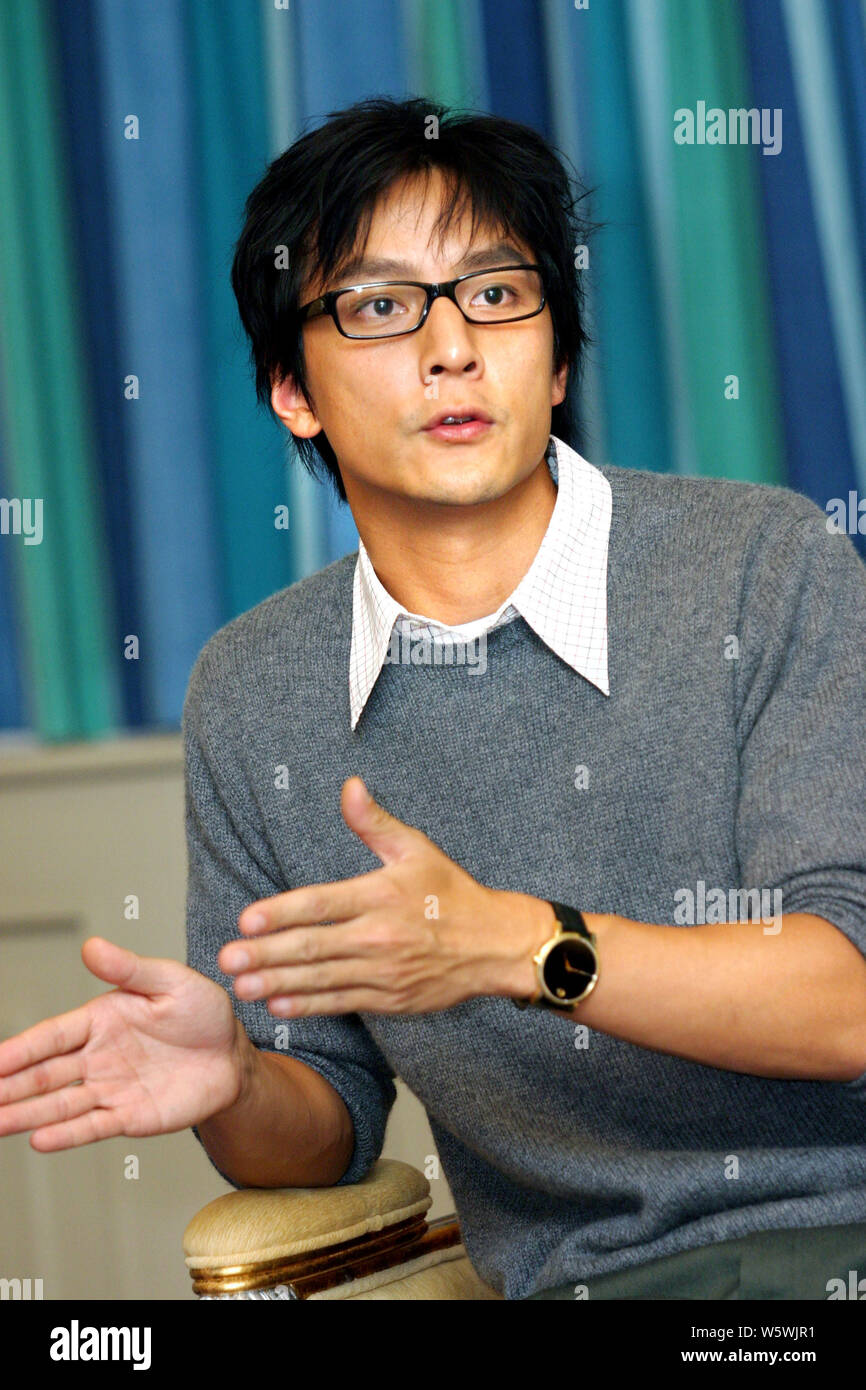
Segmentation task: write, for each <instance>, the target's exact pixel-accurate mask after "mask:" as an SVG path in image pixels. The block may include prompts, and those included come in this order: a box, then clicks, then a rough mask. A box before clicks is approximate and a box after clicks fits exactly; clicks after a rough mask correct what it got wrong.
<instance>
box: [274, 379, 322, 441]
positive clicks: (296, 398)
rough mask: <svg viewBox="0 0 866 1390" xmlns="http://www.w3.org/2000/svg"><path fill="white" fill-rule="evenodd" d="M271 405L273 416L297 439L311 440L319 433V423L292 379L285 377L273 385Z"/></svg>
mask: <svg viewBox="0 0 866 1390" xmlns="http://www.w3.org/2000/svg"><path fill="white" fill-rule="evenodd" d="M271 405H272V406H273V408H274V414H275V415H277V416H278V417H279V419H280V420H282V422H283V424H284V425H285V426H286V428H287V429H289V430H291V432H292V434H296V435H298V436H299V438H301V439H311V438H312V437H313V435H314V434H318V433H319V432H320V430H321V428H322V426H321V422H320V421H319V420H318V419H317V417H316V415H315V414H314V413H313V411H312V410H311V409H310V406H309V403H308V401H307V398H306V396H305V395H304V394H303V392H302V391H299V390H298V388H297V386H296V385H295V382H294V379H293V378H292V377H290V376H286V377H284V378H283V380H282V381H275V382H274V383H273V385H272V387H271Z"/></svg>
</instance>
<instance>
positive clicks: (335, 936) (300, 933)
mask: <svg viewBox="0 0 866 1390" xmlns="http://www.w3.org/2000/svg"><path fill="white" fill-rule="evenodd" d="M381 945H382V926H381V922H379V923H376V922H375V921H374V920H373V919H371V920H369V921H368V920H366V919H365V918H363V917H362V918H360V919H359V920H358V921H357V922H353V923H352V924H351V925H350V926H339V925H336V926H332V927H297V928H295V929H293V930H290V931H279V932H274V933H273V934H272V935H269V936H263V937H261V938H260V939H258V940H256V941H230V942H229V944H228V945H227V946H223V948H222V950H221V951H220V953H219V955H218V956H217V964H218V965H219V967H220V970H222V971H223V972H224V973H225V974H226V975H237V974H240V972H241V971H244V970H258V969H260V968H261V967H264V966H269V965H295V964H297V965H302V964H305V963H309V962H311V961H321V960H342V959H345V958H346V957H347V956H353V957H356V958H357V957H365V956H369V955H372V954H374V953H375V952H376V951H377V950H379V949H381Z"/></svg>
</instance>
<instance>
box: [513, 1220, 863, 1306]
mask: <svg viewBox="0 0 866 1390" xmlns="http://www.w3.org/2000/svg"><path fill="white" fill-rule="evenodd" d="M852 1271H854V1274H853V1277H852ZM831 1279H841V1280H842V1281H843V1284H844V1292H843V1293H842V1294H841V1296H842V1297H844V1298H851V1297H852V1296H856V1297H859V1298H862V1299H864V1300H866V1222H860V1223H857V1224H855V1225H847V1226H810V1227H799V1228H797V1229H796V1230H784V1231H757V1232H754V1233H753V1234H752V1235H748V1236H742V1237H740V1239H739V1240H726V1241H721V1242H719V1243H717V1244H715V1245H702V1246H701V1247H700V1248H699V1249H697V1250H682V1251H680V1252H679V1253H678V1254H676V1255H666V1256H665V1257H664V1258H663V1259H660V1260H651V1261H650V1262H649V1263H648V1264H644V1265H640V1266H639V1267H638V1268H636V1269H626V1270H621V1271H618V1272H617V1273H615V1274H600V1275H597V1276H596V1277H594V1278H593V1277H590V1278H588V1279H574V1280H572V1281H570V1282H569V1283H568V1284H559V1285H557V1286H556V1288H552V1289H544V1290H543V1291H542V1292H541V1293H533V1294H530V1295H529V1298H530V1299H534V1298H563V1299H565V1298H567V1299H569V1300H574V1299H575V1285H585V1286H586V1289H587V1293H586V1294H583V1293H581V1297H582V1298H587V1297H588V1298H589V1299H590V1300H592V1299H599V1298H606V1299H660V1298H683V1299H685V1298H705V1299H735V1300H736V1299H747V1298H753V1299H788V1298H803V1299H813V1300H817V1299H820V1300H822V1301H826V1300H827V1299H828V1298H829V1297H830V1294H831V1293H832V1292H836V1296H837V1297H839V1296H840V1295H839V1292H838V1285H835V1286H834V1285H831V1286H830V1287H829V1288H828V1282H829V1281H830V1280H831ZM861 1279H862V1280H863V1281H864V1282H863V1287H862V1288H860V1289H858V1288H857V1285H858V1283H859V1281H860V1280H861Z"/></svg>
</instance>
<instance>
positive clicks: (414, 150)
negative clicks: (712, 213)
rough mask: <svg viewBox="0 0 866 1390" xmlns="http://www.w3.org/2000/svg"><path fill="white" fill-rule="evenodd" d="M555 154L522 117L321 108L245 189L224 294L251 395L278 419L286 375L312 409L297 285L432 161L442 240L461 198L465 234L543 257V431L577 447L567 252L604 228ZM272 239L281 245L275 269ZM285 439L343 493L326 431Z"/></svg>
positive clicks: (364, 232) (578, 350)
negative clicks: (243, 352) (557, 385)
mask: <svg viewBox="0 0 866 1390" xmlns="http://www.w3.org/2000/svg"><path fill="white" fill-rule="evenodd" d="M431 117H435V119H436V122H438V131H436V132H435V133H436V138H428V131H435V125H434V123H433V122H431ZM563 158H564V156H560V155H559V153H558V152H554V149H553V148H552V147H551V146H550V145H549V144H548V143H547V141H546V140H545V139H544V138H543V137H542V136H541V135H539V134H538V132H537V131H535V130H533V129H532V128H531V127H530V126H527V125H523V124H520V123H519V122H516V121H509V120H505V119H503V118H501V117H499V116H491V115H483V114H479V113H478V112H473V111H470V112H468V113H463V112H460V111H457V110H456V109H454V108H452V109H450V110H449V108H447V107H445V106H442V105H440V104H438V103H437V102H434V101H429V100H427V99H425V98H423V97H413V98H410V99H407V100H405V101H397V100H395V99H393V98H391V97H368V98H367V99H365V100H363V101H359V102H356V103H355V104H354V105H353V106H349V107H347V108H346V110H344V111H332V112H331V113H330V114H329V117H328V120H327V121H326V122H325V124H324V125H321V126H319V127H318V128H317V129H315V130H312V131H308V132H306V133H305V134H304V135H302V136H301V137H300V138H299V139H298V140H296V141H295V143H294V144H293V145H291V146H290V147H289V148H288V149H287V150H285V151H284V153H283V154H281V155H279V156H278V157H277V158H276V159H275V160H273V162H272V163H271V164H270V165H269V166H268V169H267V172H266V173H265V175H264V177H263V178H262V180H261V181H260V182H259V183H258V184H257V185H256V187H255V188H254V189H253V191H252V192H251V193H250V195H249V197H248V198H247V200H246V204H245V222H244V226H243V230H242V232H241V235H240V237H239V239H238V243H237V246H236V248H235V254H234V260H233V262H232V272H231V281H232V289H233V290H234V293H235V298H236V299H237V303H238V309H239V312H240V317H241V322H242V323H243V326H244V329H245V330H246V332H247V334H248V336H249V339H250V342H251V353H250V356H251V361H252V364H253V366H254V369H255V381H256V395H257V397H258V400H259V402H260V403H261V404H262V405H266V406H267V407H268V409H269V410H270V411H271V413H272V415H273V416H274V419H276V418H277V417H276V415H275V414H274V412H273V407H272V406H271V400H270V395H271V389H272V384H273V382H274V381H282V380H283V379H284V378H285V377H291V379H292V380H293V381H294V383H295V384H296V386H297V387H298V388H299V389H300V390H301V391H302V392H303V394H304V395H305V397H306V398H307V400H308V401H309V402H310V404H311V405H313V406H314V403H313V401H312V397H311V395H310V392H309V387H308V383H307V380H306V371H305V363H304V348H303V340H302V332H301V325H300V324H299V322H298V318H297V310H298V305H299V294H300V292H301V289H302V287H303V286H304V284H305V283H306V282H307V280H308V277H312V276H314V275H316V274H317V275H318V276H319V277H320V278H321V279H322V280H323V281H324V282H326V281H327V280H328V279H330V278H331V276H332V275H333V273H334V271H335V268H337V267H338V266H339V264H340V263H341V262H343V261H345V259H346V257H347V256H348V255H349V254H350V253H351V252H352V251H353V250H354V248H355V246H356V244H359V245H360V246H363V245H364V244H365V243H366V239H367V236H368V234H369V228H370V222H371V219H372V216H373V212H374V209H375V205H376V202H377V200H378V199H379V198H380V197H381V196H382V195H383V194H385V193H386V192H387V190H388V189H389V187H390V185H391V184H392V183H394V182H395V181H397V180H399V179H402V178H404V177H406V176H413V175H416V174H423V175H424V177H425V178H428V179H429V176H430V173H431V171H432V170H433V169H434V168H435V169H439V170H441V171H442V173H443V175H444V177H445V179H446V181H447V182H446V186H447V187H448V189H449V193H450V195H451V196H450V200H449V202H448V203H447V204H446V206H445V207H443V210H442V214H441V215H440V217H439V219H438V220H437V223H436V227H437V230H438V232H439V235H440V236H444V235H445V233H446V232H447V230H448V228H449V226H450V223H451V220H452V218H453V217H455V216H460V215H462V212H463V210H464V208H466V207H467V206H468V208H469V210H470V211H471V218H472V221H471V236H473V237H474V235H475V232H476V228H477V227H478V226H479V224H480V225H488V224H489V225H490V226H491V228H493V229H495V230H496V231H499V230H500V229H501V230H502V231H504V232H507V231H509V230H510V231H512V232H513V233H515V234H516V235H517V236H518V237H520V239H521V240H522V241H523V242H524V243H525V244H526V245H528V246H529V247H530V248H531V250H532V253H533V256H534V257H535V259H536V261H537V263H538V264H539V265H540V266H541V268H542V274H543V278H544V285H545V291H546V294H547V300H548V304H549V307H550V313H551V318H552V320H553V333H554V367H555V369H559V367H561V365H562V364H563V362H568V363H569V374H568V387H567V393H566V396H565V399H564V400H563V401H562V403H561V404H560V405H557V406H554V407H553V412H552V433H553V434H555V435H557V436H558V438H560V439H563V440H564V441H565V442H566V443H567V444H574V442H575V431H576V427H577V421H576V416H575V405H574V403H575V400H576V396H577V389H578V385H579V380H580V373H581V370H582V366H583V357H584V351H585V348H586V347H587V345H588V344H590V343H592V341H593V340H592V338H590V336H589V334H588V333H587V331H586V328H585V326H584V288H583V284H582V272H581V271H580V270H576V269H575V252H576V249H577V247H579V246H584V245H586V244H587V241H588V237H589V234H590V232H591V231H594V230H595V228H596V227H597V226H600V225H602V224H600V223H599V224H596V223H591V222H589V221H588V220H584V219H582V218H581V217H580V216H579V215H578V203H579V202H580V201H581V200H582V199H583V198H585V197H586V196H587V190H583V189H578V184H577V180H576V179H575V181H574V186H575V190H578V191H576V192H575V191H573V189H572V184H571V180H570V178H569V175H568V173H567V172H566V170H565V167H564V165H563V163H562V159H563ZM280 247H285V248H286V253H285V254H284V255H283V258H282V261H281V263H280V264H278V260H279V256H278V248H280ZM283 266H284V267H285V268H282V267H283ZM310 283H312V279H310ZM314 408H315V407H314ZM294 438H295V443H296V445H297V448H298V453H299V456H300V458H301V461H302V463H303V464H304V466H305V467H306V468H307V470H308V472H310V473H311V474H312V475H313V476H314V477H317V476H320V475H321V473H322V465H324V469H325V470H326V473H327V476H329V477H330V480H331V482H332V484H333V486H334V489H335V491H336V492H337V494H338V496H339V497H340V498H342V500H343V501H345V500H346V493H345V490H344V488H343V482H342V479H341V477H340V470H339V465H338V462H337V458H336V455H335V454H334V451H333V449H332V448H331V445H330V444H329V443H328V440H327V439H326V437H325V434H324V432H323V431H320V433H319V434H317V435H315V436H314V437H313V438H312V439H311V440H310V439H299V438H298V437H297V436H295V437H294ZM316 454H318V456H319V459H320V460H321V463H319V464H318V465H317V461H316Z"/></svg>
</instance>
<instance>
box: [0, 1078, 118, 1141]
mask: <svg viewBox="0 0 866 1390" xmlns="http://www.w3.org/2000/svg"><path fill="white" fill-rule="evenodd" d="M95 1104H96V1100H95V1097H94V1093H93V1087H92V1086H88V1085H87V1084H86V1083H85V1084H84V1085H81V1086H67V1087H66V1089H65V1090H63V1091H52V1092H51V1093H50V1095H47V1096H39V1097H37V1098H36V1099H35V1100H19V1101H16V1103H15V1104H14V1105H9V1106H5V1105H4V1107H3V1109H2V1111H0V1135H2V1134H21V1133H22V1131H23V1130H26V1129H33V1130H35V1129H38V1128H39V1127H40V1126H41V1125H53V1124H59V1123H62V1122H63V1121H66V1120H74V1119H76V1118H77V1116H79V1115H84V1114H86V1113H87V1111H88V1110H92V1109H93V1107H94V1105H95Z"/></svg>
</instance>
